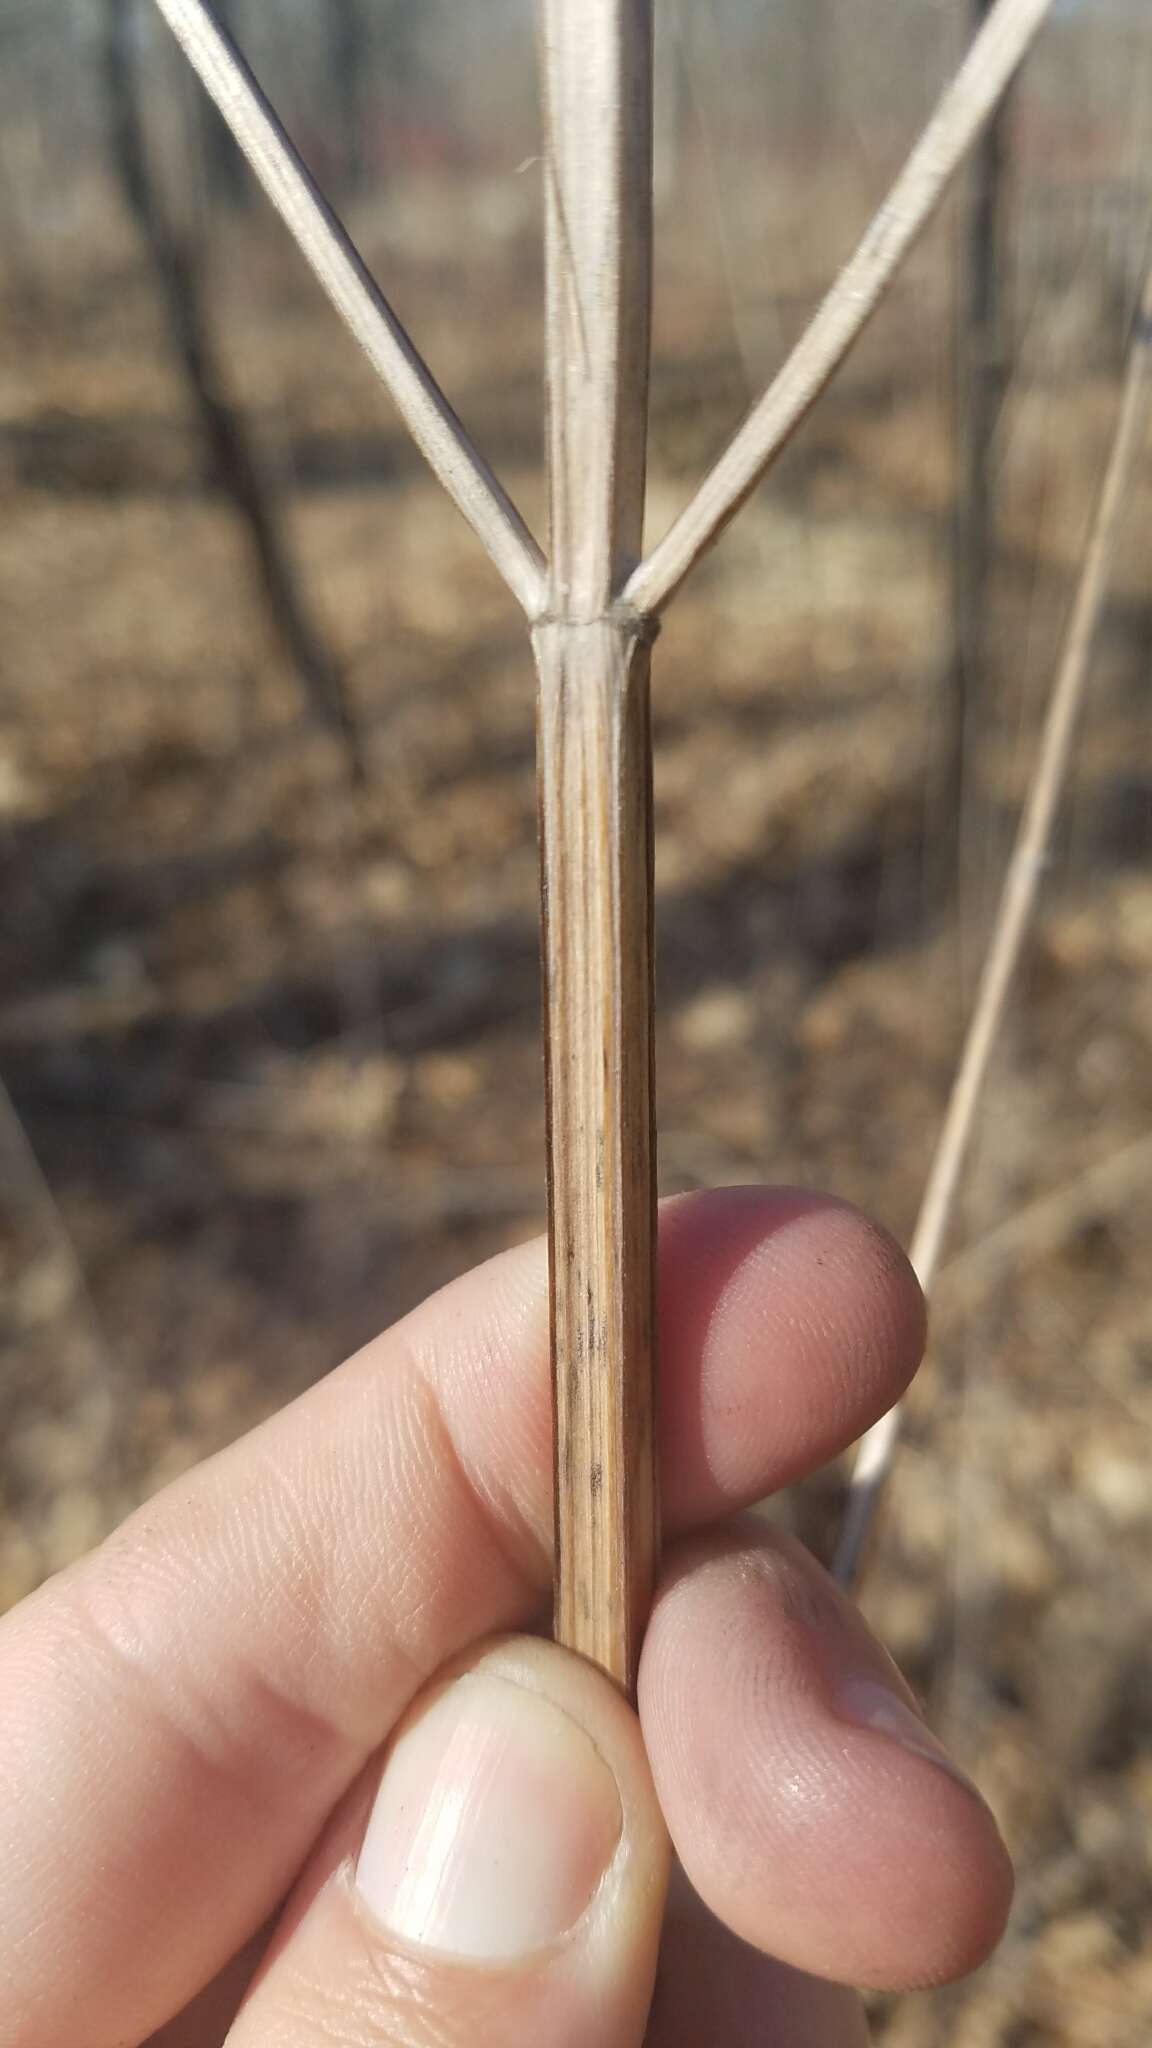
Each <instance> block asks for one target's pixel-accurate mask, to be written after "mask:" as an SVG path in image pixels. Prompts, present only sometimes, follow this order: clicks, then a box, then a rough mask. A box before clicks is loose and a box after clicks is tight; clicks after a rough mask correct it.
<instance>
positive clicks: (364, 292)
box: [156, 0, 545, 618]
mask: <svg viewBox="0 0 1152 2048" xmlns="http://www.w3.org/2000/svg"><path fill="white" fill-rule="evenodd" d="M156 5H157V6H158V7H159V9H160V12H161V14H162V15H163V16H164V19H165V20H166V21H167V23H168V25H169V27H170V28H171V29H172V31H173V34H174V35H175V36H176V38H177V40H178V42H179V43H180V44H181V46H182V47H183V49H184V51H185V53H186V55H187V57H188V59H189V62H190V63H191V64H192V66H193V68H194V70H196V71H197V72H198V73H199V76H200V78H201V80H202V81H203V84H204V85H205V87H206V88H207V90H208V92H209V93H210V95H211V97H212V98H213V99H214V100H215V102H216V105H217V106H218V107H219V109H220V112H221V114H222V115H223V116H224V119H225V121H226V122H227V123H228V126H229V128H230V129H231V130H232V133H233V135H234V136H235V137H236V140H237V142H238V143H239V145H240V147H241V149H242V150H243V151H244V154H245V156H246V157H247V158H248V161H249V163H250V164H251V166H252V169H253V170H254V172H255V174H256V176H257V178H258V179H259V181H260V183H261V185H262V186H263V187H264V190H265V192H266V193H267V195H268V197H269V199H270V200H271V201H272V204H273V206H274V207H275V208H276V210H277V212H278V213H279V214H280V216H281V218H282V219H283V221H284V222H285V225H286V226H287V228H288V230H289V232H290V233H291V235H292V236H293V237H294V239H295V241H296V243H297V244H298V246H299V248H300V250H301V253H302V254H303V256H304V257H305V259H306V260H307V262H308V263H309V264H310V265H311V268H312V270H313V272H314V273H315V275H316V277H317V279H318V280H319V282H320V284H321V285H322V287H323V289H324V291H325V292H326V293H327V295H328V297H329V298H330V300H331V301H332V304H333V305H334V306H335V308H336V311H337V312H338V313H339V314H340V317H341V318H342V320H343V321H344V322H345V324H346V325H347V326H348V327H349V328H350V329H351V332H352V333H353V335H354V336H355V338H356V340H357V341H358V342H359V343H360V346H361V348H362V349H363V350H364V353H365V355H366V356H367V358H368V360H369V362H370V363H371V365H372V367H373V369H374V370H375V371H376V373H377V375H378V376H379V378H380V379H381V381H382V383H383V384H385V385H386V386H387V389H388V390H389V392H390V393H391V395H392V398H393V399H394V401H395V403H396V406H397V409H398V410H399V413H400V415H401V418H402V419H403V421H404V423H405V425H406V426H407V428H408V431H409V433H410V434H411V436H412V438H413V440H414V441H415V442H416V445H417V447H418V448H419V449H420V451H421V453H422V454H423V455H424V457H425V459H426V461H427V462H428V464H429V466H430V468H431V469H432V471H433V473H434V474H435V475H436V476H437V477H438V478H439V480H440V482H441V483H442V484H443V486H444V489H445V490H446V491H447V492H448V495H449V497H450V498H451V499H452V500H453V501H454V503H455V504H456V505H457V506H458V507H459V509H460V511H461V512H462V513H463V514H464V517H465V519H467V521H468V523H469V525H470V526H471V527H472V528H473V530H474V532H475V533H476V534H477V535H478V537H479V539H480V541H481V542H482V543H483V545H484V547H485V548H486V549H487V551H488V554H489V556H490V557H491V559H492V561H493V562H494V564H495V566H496V568H497V569H498V570H499V572H500V574H501V576H502V577H503V578H504V581H505V583H506V584H507V585H508V588H509V589H510V590H511V591H512V593H513V595H514V596H515V597H516V598H517V600H518V601H519V603H520V604H521V605H522V607H523V609H524V610H525V612H527V614H528V616H529V618H535V617H536V616H537V614H538V613H539V612H540V610H541V609H542V606H543V601H544V588H545V567H544V558H543V556H542V554H541V552H540V549H539V547H538V546H537V544H536V542H535V540H534V539H533V538H532V535H531V534H530V533H529V531H528V528H527V527H526V526H525V524H524V521H523V520H522V519H521V517H520V514H519V512H518V511H517V510H516V507H515V506H514V505H513V504H512V502H511V499H510V498H509V497H508V496H507V493H506V492H505V491H504V489H503V486H502V485H501V484H500V483H499V482H498V481H497V479H496V477H495V476H494V475H493V474H492V471H491V470H490V469H489V467H488V465H487V463H486V462H485V460H484V458H483V456H482V455H481V454H480V453H479V451H478V450H477V449H476V448H475V447H474V446H473V443H472V441H471V440H470V439H469V436H468V433H467V430H466V429H465V427H464V426H463V425H462V424H461V422H460V420H459V419H458V418H457V417H456V414H455V413H454V412H453V410H452V407H451V406H450V404H449V403H448V400H447V398H446V397H445V396H444V393H443V392H442V391H441V389H440V387H439V385H438V384H437V382H436V380H435V378H434V377H433V375H432V372H431V371H430V370H429V368H428V366H427V364H426V363H425V362H424V360H423V358H422V356H421V355H420V354H419V353H418V351H417V349H416V348H415V346H414V344H413V343H412V341H411V340H410V339H409V337H408V335H407V334H406V333H405V331H404V328H403V327H402V326H401V324H400V321H399V320H398V319H397V317H396V315H395V313H394V312H393V311H392V308H391V306H390V305H389V304H388V301H387V300H386V298H385V297H384V295H383V293H382V292H381V290H380V287H379V285H378V284H377V283H376V280H375V279H374V278H373V277H372V275H371V273H370V272H369V270H368V269H367V266H366V265H365V263H364V261H363V258H362V257H361V256H360V253H359V251H358V250H357V249H356V248H355V246H354V244H353V243H352V241H351V239H350V237H349V235H348V233H347V231H346V230H345V228H344V227H343V225H342V224H341V222H340V221H339V220H338V219H337V217H336V215H335V214H334V213H333V211H332V209H331V207H330V206H329V205H328V202H327V200H326V199H325V198H324V197H323V195H322V193H321V192H320V191H319V190H318V188H317V186H316V184H315V183H314V181H313V179H312V176H311V173H310V172H309V171H308V170H307V168H306V167H305V165H304V163H303V162H302V160H301V158H300V156H299V154H298V153H297V151H296V149H295V148H294V147H293V145H292V143H291V142H290V141H289V139H288V136H287V135H286V134H285V132H284V129H283V127H282V126H281V123H280V121H279V119H278V117H277V115H276V113H275V111H274V110H273V108H272V107H271V106H270V105H269V102H268V100H267V99H266V98H265V96H264V93H263V92H262V90H261V88H260V86H259V85H258V84H257V82H256V80H255V78H254V77H253V76H252V73H251V72H250V71H249V69H248V66H247V65H246V64H245V62H244V59H243V58H242V57H241V56H240V54H239V52H238V51H237V50H236V48H235V46H234V45H233V43H232V42H231V40H230V39H229V37H228V36H227V35H225V33H224V31H223V30H222V29H221V27H220V25H219V23H218V22H217V21H216V20H215V18H214V16H213V14H212V11H211V9H210V8H209V7H208V6H207V5H206V4H205V0H156Z"/></svg>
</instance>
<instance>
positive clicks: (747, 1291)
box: [659, 1187, 926, 1521]
mask: <svg viewBox="0 0 1152 2048" xmlns="http://www.w3.org/2000/svg"><path fill="white" fill-rule="evenodd" d="M659 1328H660V1358H661V1401H662V1407H661V1422H660V1428H661V1439H662V1445H663V1457H664V1466H665V1470H666V1472H667V1473H668V1475H669V1489H668V1491H669V1505H670V1507H671V1509H672V1511H673V1513H674V1514H675V1515H676V1517H677V1518H678V1519H680V1520H683V1521H691V1520H693V1519H701V1518H703V1517H705V1516H710V1515H715V1514H716V1513H717V1511H718V1509H719V1510H722V1509H723V1508H724V1506H725V1505H728V1506H742V1505H744V1504H745V1503H746V1502H747V1501H748V1500H749V1499H751V1498H754V1497H755V1495H756V1493H757V1491H759V1492H769V1491H772V1490H774V1489H775V1488H776V1487H779V1486H783V1485H787V1484H788V1483H789V1482H790V1481H791V1480H792V1479H794V1478H796V1477H797V1476H798V1475H799V1474H800V1473H801V1472H803V1471H804V1470H806V1469H810V1468H811V1467H812V1466H813V1465H816V1464H819V1463H823V1462H824V1461H826V1460H827V1459H829V1458H831V1457H833V1456H835V1455H836V1454H837V1453H838V1452H839V1451H841V1450H842V1449H844V1448H845V1447H846V1446H847V1445H848V1444H849V1443H851V1442H852V1441H853V1440H854V1439H855V1438H856V1437H857V1436H859V1435H861V1434H862V1433H863V1431H864V1430H865V1429H867V1428H868V1427H869V1426H870V1424H871V1423H872V1422H874V1421H875V1420H876V1419H877V1417H878V1416H880V1415H882V1414H883V1413H884V1412H885V1411H886V1410H887V1409H888V1408H890V1407H891V1406H892V1404H893V1403H894V1402H895V1401H897V1400H899V1398H900V1396H901V1395H902V1394H903V1392H904V1390H905V1388H906V1387H907V1385H908V1383H909V1381H910V1380H911V1378H912V1376H913V1374H914V1373H915V1371H916V1368H917V1366H918V1365H919V1363H920V1359H921V1357H922V1356H923V1351H924V1340H925V1333H926V1314H925V1306H924V1297H923V1295H922V1293H921V1290H920V1287H919V1285H918V1283H917V1280H916V1276H915V1274H914V1273H913V1271H912V1268H911V1266H910V1265H909V1263H908V1260H907V1258H906V1257H905V1255H904V1253H903V1251H902V1250H901V1249H900V1247H899V1245H898V1244H897V1243H896V1241H895V1239H894V1238H892V1237H891V1236H890V1235H889V1234H888V1232H887V1231H886V1230H884V1229H883V1228H882V1227H881V1226H880V1225H878V1224H876V1223H874V1222H872V1221H871V1220H870V1219H869V1218H868V1217H866V1216H864V1215H862V1214H861V1212H860V1211H859V1210H858V1209H855V1208H853V1207H852V1206H851V1204H849V1203H845V1202H840V1201H837V1200H834V1199H833V1198H831V1197H829V1196H826V1195H820V1194H814V1193H812V1192H810V1191H808V1190H805V1189H801V1188H761V1187H735V1188H725V1189H720V1190H716V1191H713V1192H711V1193H709V1194H707V1195H699V1196H696V1195H693V1196H685V1197H681V1198H680V1199H678V1200H677V1201H675V1202H673V1203H671V1204H668V1205H666V1208H665V1211H664V1213H663V1214H662V1218H661V1261H660V1292H659Z"/></svg>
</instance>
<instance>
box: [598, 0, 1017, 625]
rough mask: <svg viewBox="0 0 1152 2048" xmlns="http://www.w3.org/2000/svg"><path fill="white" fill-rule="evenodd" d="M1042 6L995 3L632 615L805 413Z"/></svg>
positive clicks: (1004, 80)
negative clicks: (875, 210) (879, 203)
mask: <svg viewBox="0 0 1152 2048" xmlns="http://www.w3.org/2000/svg"><path fill="white" fill-rule="evenodd" d="M1050 5H1051V0H997V4H996V6H994V7H993V9H992V11H991V13H990V14H989V16H988V19H987V21H986V22H985V24H984V27H983V28H982V29H981V31H980V33H979V35H978V36H977V37H976V38H975V40H974V42H973V44H972V47H971V49H970V50H969V52H968V55H967V57H966V59H965V61H964V63H963V64H962V65H961V67H960V69H959V71H958V72H957V73H956V76H955V78H954V79H953V80H952V83H951V84H950V85H949V87H948V88H947V90H946V92H945V93H944V95H943V97H942V99H941V100H940V101H939V103H938V105H937V107H936V110H935V112H934V113H933V114H932V116H931V118H930V120H929V121H928V124H927V126H926V127H925V129H924V130H923V133H922V134H921V136H920V139H919V141H918V142H917V144H916V146H915V148H914V149H913V151H912V154H911V156H910V157H909V158H908V160H907V162H906V164H905V165H904V168H903V170H902V171H901V172H900V175H899V177H898V178H897V180H896V183H895V184H894V185H893V187H892V189H891V191H890V192H889V194H888V197H887V199H886V200H885V201H884V204H883V205H882V206H881V208H880V210H879V212H878V213H877V214H876V215H875V216H874V218H873V220H872V222H871V224H870V225H869V227H868V228H867V229H866V231H865V234H864V238H863V240H862V241H861V242H860V244H859V246H858V247H857V250H856V253H855V255H854V256H853V257H852V258H851V260H850V262H849V263H848V265H847V267H846V268H845V269H844V270H842V271H841V273H840V276H839V277H838V278H837V280H836V283H835V284H834V285H833V287H832V289H831V291H830V292H829V293H828V296H827V298H826V299H825V300H824V302H823V304H822V305H821V307H820V309H819V311H818V312H817V314H816V316H815V318H814V319H813V320H812V322H811V323H810V325H809V327H808V328H807V330H806V332H805V333H804V334H803V335H802V336H801V338H800V340H799V342H798V343H797V344H796V347H795V348H794V349H793V351H792V353H791V355H790V356H789V358H788V360H787V362H786V363H785V364H784V367H783V369H782V370H781V371H780V373H779V375H778V376H777V377H776V378H775V380H774V381H773V383H772V384H771V385H770V386H769V388H768V390H767V391H766V392H765V394H764V396H763V398H762V399H761V400H760V402H759V404H758V405H757V406H756V407H755V409H754V410H753V412H752V413H751V414H750V415H749V417H748V419H747V420H746V421H745V422H744V425H743V426H742V427H741V428H740V430H739V432H738V433H737V434H736V436H735V438H734V440H732V441H731V442H730V443H729V445H728V447H727V449H726V450H725V452H724V454H723V455H722V456H721V457H720V460H719V461H718V462H717V464H716V465H715V467H714V468H713V469H712V470H711V471H710V472H709V474H708V475H707V476H706V477H705V479H704V482H703V483H702V484H701V485H700V488H699V489H698V491H697V492H696V495H695V497H694V498H693V499H692V500H691V502H690V503H689V504H688V505H687V507H686V508H685V510H684V511H683V512H682V513H681V514H680V517H679V518H678V519H677V521H676V522H675V524H674V525H673V526H672V527H671V528H670V530H669V532H668V533H666V534H665V536H664V538H663V540H662V541H660V542H658V544H657V545H656V547H655V548H653V550H652V552H651V554H649V555H648V556H646V558H645V560H644V561H643V562H642V563H641V565H640V567H639V568H638V569H637V571H636V573H635V575H634V576H632V578H631V579H630V581H629V582H628V584H627V586H626V587H625V591H624V596H625V599H626V601H627V602H628V603H629V604H632V605H634V606H635V607H636V609H637V611H641V612H650V613H652V612H660V611H662V610H663V608H664V606H665V605H666V604H667V603H668V600H669V598H670V597H671V596H672V595H673V593H674V592H675V591H676V590H678V589H679V587H680V585H681V583H682V582H683V581H684V578H685V577H686V576H687V575H688V573H689V571H690V570H691V569H692V568H693V566H694V564H695V563H696V562H698V561H699V559H700V556H701V555H702V554H703V553H704V552H705V550H706V549H707V548H709V547H711V545H712V543H713V542H714V541H715V540H716V539H717V538H718V536H719V535H720V534H721V533H722V532H723V530H724V528H725V527H726V526H727V524H728V522H729V520H730V519H731V518H732V517H733V515H734V514H735V513H736V512H738V511H739V509H740V507H741V505H742V504H743V503H744V501H745V499H746V498H747V497H748V496H749V494H750V492H751V491H753V490H754V489H755V487H756V485H757V484H758V483H759V481H760V479H761V477H762V476H763V475H764V473H765V471H766V470H767V469H768V467H769V466H770V464H771V463H772V462H773V461H774V460H775V458H776V457H777V456H778V455H779V453H780V451H781V449H782V448H783V447H784V444H785V442H786V441H787V440H788V439H789V437H790V436H791V435H792V434H793V433H794V432H795V430H796V428H797V427H798V426H799V424H800V422H801V421H802V420H803V419H804V417H805V416H806V414H807V413H808V412H809V410H810V409H811V407H812V405H813V404H814V403H815V401H816V399H817V398H818V397H819V395H820V393H821V391H822V390H823V389H824V386H825V385H826V384H827V383H828V381H829V379H830V378H831V376H832V375H833V373H834V372H835V371H836V370H837V369H838V367H839V365H840V364H841V363H842V362H843V360H844V357H845V356H846V355H847V353H848V350H849V349H850V348H851V346H852V344H853V342H854V341H855V340H856V338H857V336H858V335H859V333H860V332H861V329H862V328H863V327H864V326H865V325H866V323H867V322H868V320H869V319H870V318H871V316H872V314H873V313H874V312H875V310H876V307H877V306H878V305H879V303H880V301H881V299H882V298H883V296H884V293H885V291H886V290H887V288H888V285H889V284H890V283H891V281H892V278H893V276H894V274H895V272H896V270H897V268H898V267H899V265H900V263H901V262H902V260H903V258H904V256H905V255H906V254H907V252H908V250H909V249H910V247H911V246H912V243H913V242H914V241H915V240H916V237H917V236H918V235H919V234H920V232H921V230H922V229H923V228H924V227H925V226H926V225H927V223H928V221H929V220H930V219H931V218H932V215H933V213H934V212H935V210H936V207H937V205H938V204H939V202H940V200H941V198H942V197H943V194H944V190H945V187H946V186H947V183H948V180H949V179H950V177H951V176H952V174H953V172H954V171H955V170H956V168H957V166H958V165H959V163H960V162H961V160H962V158H963V157H964V155H965V153H966V151H967V150H968V148H969V146H970V144H971V142H972V141H973V138H974V137H975V136H976V134H977V133H978V132H979V129H980V128H981V126H982V124H983V123H984V122H985V121H986V120H987V118H988V116H989V114H990V113H991V112H992V109H993V108H994V107H995V105H996V102H997V101H998V99H999V98H1000V96H1001V94H1002V93H1003V92H1004V90H1005V88H1006V86H1007V85H1008V83H1009V81H1010V79H1011V78H1012V75H1013V73H1014V72H1015V70H1016V68H1017V66H1018V65H1019V64H1020V62H1021V60H1022V58H1023V57H1024V55H1025V53H1026V51H1027V49H1028V45H1029V44H1030V43H1031V41H1032V39H1033V37H1034V36H1035V34H1036V32H1037V30H1038V29H1039V27H1040V24H1041V22H1042V21H1043V19H1044V16H1045V15H1046V13H1047V12H1048V8H1049V6H1050Z"/></svg>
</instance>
